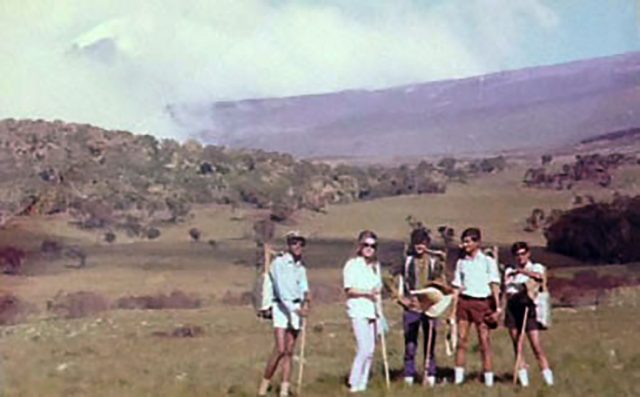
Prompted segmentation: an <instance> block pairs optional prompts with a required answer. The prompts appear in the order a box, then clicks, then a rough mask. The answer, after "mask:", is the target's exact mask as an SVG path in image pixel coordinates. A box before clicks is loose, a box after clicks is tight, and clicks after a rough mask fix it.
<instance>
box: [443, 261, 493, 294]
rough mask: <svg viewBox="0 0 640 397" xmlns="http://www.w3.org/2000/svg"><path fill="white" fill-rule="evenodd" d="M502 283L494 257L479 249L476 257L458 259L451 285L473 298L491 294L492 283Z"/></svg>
mask: <svg viewBox="0 0 640 397" xmlns="http://www.w3.org/2000/svg"><path fill="white" fill-rule="evenodd" d="M490 284H498V285H500V271H499V270H498V264H497V263H496V261H495V260H494V259H493V258H490V257H488V256H487V255H485V254H484V253H482V252H481V251H478V252H477V253H476V255H475V256H474V257H471V256H467V257H465V258H462V259H458V262H457V263H456V270H455V272H454V273H453V281H452V282H451V285H452V286H453V287H454V288H458V289H459V290H460V293H461V294H462V295H466V296H470V297H472V298H486V297H488V296H491V292H492V291H491V285H490Z"/></svg>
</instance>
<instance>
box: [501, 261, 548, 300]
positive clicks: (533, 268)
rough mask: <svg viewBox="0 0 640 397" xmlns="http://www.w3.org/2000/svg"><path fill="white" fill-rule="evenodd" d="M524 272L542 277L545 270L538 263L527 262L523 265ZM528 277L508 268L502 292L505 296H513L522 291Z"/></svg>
mask: <svg viewBox="0 0 640 397" xmlns="http://www.w3.org/2000/svg"><path fill="white" fill-rule="evenodd" d="M524 270H526V271H529V272H534V273H539V274H541V275H544V273H545V271H546V269H545V267H544V266H543V265H541V264H539V263H531V262H528V263H527V264H526V265H524ZM529 279H530V277H529V276H527V275H526V274H522V273H517V274H516V270H515V269H513V268H509V269H507V270H506V271H505V274H504V285H505V289H504V292H505V293H506V294H507V295H513V294H516V293H518V292H520V291H522V290H523V285H525V284H526V283H527V282H528V281H529Z"/></svg>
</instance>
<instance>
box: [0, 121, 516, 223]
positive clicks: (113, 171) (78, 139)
mask: <svg viewBox="0 0 640 397" xmlns="http://www.w3.org/2000/svg"><path fill="white" fill-rule="evenodd" d="M505 164H506V163H505V160H504V158H502V157H495V158H487V159H471V160H464V161H462V160H456V159H453V158H447V159H442V160H441V161H440V162H439V163H437V164H432V163H429V162H426V161H421V162H420V163H418V164H416V165H413V166H407V165H399V166H398V165H394V166H386V167H382V166H367V167H356V166H349V165H342V164H337V165H333V166H331V165H329V164H326V163H321V162H310V161H305V160H296V159H294V158H293V156H291V155H289V154H282V153H276V152H265V151H262V150H239V149H228V148H225V147H221V146H213V145H201V144H200V143H198V142H195V141H188V142H186V143H184V144H180V143H178V142H176V141H173V140H169V139H166V140H162V141H159V140H157V139H156V138H154V137H153V136H151V135H135V134H132V133H130V132H127V131H107V130H104V129H101V128H98V127H94V126H91V125H84V124H73V123H64V122H61V121H55V122H47V121H42V120H36V121H33V120H19V121H17V120H12V119H8V120H4V121H0V165H1V166H2V168H1V171H0V212H1V213H2V215H3V219H4V221H3V222H5V221H6V219H7V218H8V217H11V216H14V215H29V214H42V215H46V214H54V213H61V212H64V213H68V214H70V215H71V216H72V217H73V218H75V219H76V223H77V224H78V226H80V227H84V228H105V227H112V226H118V227H122V228H124V229H126V230H127V232H128V233H131V234H134V235H139V234H142V235H145V234H146V233H147V231H148V230H147V228H148V227H152V226H153V224H154V222H173V223H175V222H179V221H181V220H184V219H185V217H186V216H187V215H188V214H189V212H190V209H191V207H192V206H194V205H205V204H229V205H231V206H232V207H237V206H242V205H247V206H251V207H254V208H259V209H268V210H270V211H271V216H272V218H273V219H274V220H276V221H282V220H285V219H286V218H287V217H288V216H289V215H290V214H291V213H292V212H293V211H295V210H298V209H303V208H304V209H310V210H313V211H322V210H323V209H324V208H325V207H326V206H327V205H329V204H337V203H347V202H352V201H359V200H369V199H374V198H378V197H387V196H394V195H403V194H422V193H443V192H444V191H445V190H446V186H447V182H449V181H451V180H456V181H461V180H465V178H470V177H473V176H474V175H477V174H480V173H491V172H497V171H500V170H501V169H502V168H504V166H505ZM154 233H155V232H154Z"/></svg>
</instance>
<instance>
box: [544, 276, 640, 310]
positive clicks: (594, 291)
mask: <svg viewBox="0 0 640 397" xmlns="http://www.w3.org/2000/svg"><path fill="white" fill-rule="evenodd" d="M638 284H639V282H638V279H634V278H632V277H624V276H613V275H599V274H598V272H596V271H595V270H583V271H580V272H577V273H576V274H575V275H574V276H573V278H550V279H549V291H551V296H552V298H553V303H554V305H558V306H573V307H575V306H586V305H598V304H600V303H603V300H606V299H607V296H608V293H609V292H610V291H613V290H614V289H617V288H620V287H629V286H635V285H638Z"/></svg>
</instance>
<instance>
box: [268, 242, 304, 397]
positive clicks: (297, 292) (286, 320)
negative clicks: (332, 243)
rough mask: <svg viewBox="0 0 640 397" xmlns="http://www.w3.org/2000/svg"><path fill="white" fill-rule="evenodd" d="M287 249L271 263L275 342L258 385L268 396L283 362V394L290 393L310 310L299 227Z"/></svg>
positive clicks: (281, 394)
mask: <svg viewBox="0 0 640 397" xmlns="http://www.w3.org/2000/svg"><path fill="white" fill-rule="evenodd" d="M286 240H287V252H286V253H284V254H282V255H280V256H278V257H276V258H275V259H274V260H273V262H272V263H271V270H270V272H269V276H270V278H271V282H272V285H273V296H274V303H273V307H272V310H273V328H274V336H275V346H274V349H273V352H272V353H271V356H270V357H269V359H268V361H267V365H266V368H265V370H264V376H263V378H262V381H261V383H260V386H259V389H258V395H259V396H266V395H267V391H268V389H269V384H270V382H271V378H272V377H273V375H274V373H275V372H276V369H277V368H278V365H279V364H282V384H281V387H280V396H282V397H285V396H289V389H290V379H291V372H292V371H291V367H292V361H293V351H294V348H295V344H296V339H297V338H298V334H299V332H300V329H301V328H302V318H303V317H305V316H307V314H308V312H309V283H308V281H307V271H306V268H305V266H304V263H303V261H302V251H303V248H304V246H305V245H306V239H305V238H304V237H303V236H302V235H301V234H300V233H299V232H297V231H292V232H289V233H287V235H286Z"/></svg>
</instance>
